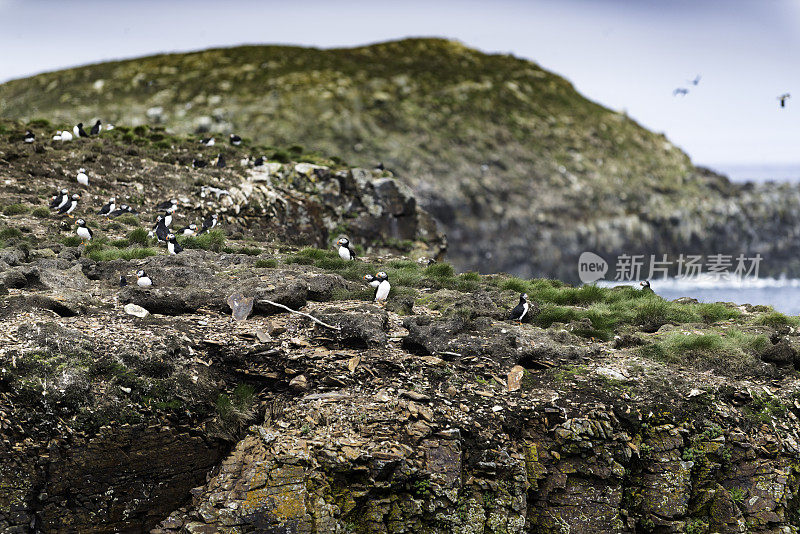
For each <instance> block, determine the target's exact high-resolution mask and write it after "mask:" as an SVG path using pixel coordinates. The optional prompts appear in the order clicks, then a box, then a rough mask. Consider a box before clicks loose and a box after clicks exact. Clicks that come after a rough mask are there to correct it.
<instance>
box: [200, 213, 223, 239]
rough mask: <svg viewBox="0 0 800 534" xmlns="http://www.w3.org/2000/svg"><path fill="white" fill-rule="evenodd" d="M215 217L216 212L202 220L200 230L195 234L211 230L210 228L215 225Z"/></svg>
mask: <svg viewBox="0 0 800 534" xmlns="http://www.w3.org/2000/svg"><path fill="white" fill-rule="evenodd" d="M217 218H218V217H217V214H216V213H212V214H211V217H209V218H208V219H206V220H205V221H203V227H202V228H201V229H200V232H198V234H197V235H201V234H204V233H206V232H208V231H209V230H211V229H212V228H214V227H215V226H216V225H217Z"/></svg>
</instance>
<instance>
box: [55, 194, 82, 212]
mask: <svg viewBox="0 0 800 534" xmlns="http://www.w3.org/2000/svg"><path fill="white" fill-rule="evenodd" d="M80 198H81V196H80V195H77V194H76V195H72V197H71V198H70V199H69V202H65V203H64V205H63V206H61V209H59V210H58V214H59V215H66V216H67V217H72V215H70V213H72V212H73V211H74V210H75V208H76V207H77V206H78V200H80Z"/></svg>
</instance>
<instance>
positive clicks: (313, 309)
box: [0, 123, 800, 534]
mask: <svg viewBox="0 0 800 534" xmlns="http://www.w3.org/2000/svg"><path fill="white" fill-rule="evenodd" d="M4 127H5V128H6V129H7V132H8V133H7V135H6V136H5V137H4V138H2V139H0V187H2V199H3V202H4V204H3V205H2V206H0V213H2V215H0V221H1V222H0V240H2V248H0V293H2V295H0V324H1V325H2V328H0V339H2V344H0V438H1V439H0V529H2V530H3V531H5V532H109V533H110V532H147V531H151V532H155V533H161V534H164V533H168V532H187V533H188V532H192V533H200V532H203V533H205V532H208V533H210V532H229V533H234V532H238V533H244V532H276V533H278V532H284V533H290V532H293V533H301V532H308V533H311V532H314V533H322V532H330V533H342V532H431V533H434V532H435V533H439V532H442V533H444V532H447V533H473V532H484V533H497V534H500V533H510V532H520V533H521V532H552V533H556V532H559V533H563V532H573V533H574V532H609V533H612V532H613V533H622V532H658V533H668V532H675V533H678V532H691V533H710V532H758V533H790V532H798V528H800V515H799V514H798V510H799V509H800V501H799V500H798V497H797V495H798V490H799V489H800V488H799V487H798V486H800V482H799V480H800V479H798V473H799V471H800V466H799V465H798V461H797V458H798V454H800V450H798V449H799V447H800V445H798V440H800V435H798V430H800V424H799V423H798V420H797V416H798V414H800V391H799V390H798V381H797V369H798V368H800V352H798V351H799V350H800V333H799V332H800V331H798V327H800V321H798V319H797V318H794V317H787V316H784V315H781V314H779V313H775V312H774V311H772V310H771V309H769V308H763V307H752V306H747V305H742V306H737V305H734V304H722V303H721V304H700V303H696V302H693V301H691V300H690V299H685V300H682V301H678V302H667V301H664V300H662V299H661V298H659V297H658V296H656V295H654V294H653V293H651V292H647V291H637V290H635V289H632V288H629V287H621V288H614V289H603V288H598V287H593V286H584V287H580V288H576V287H570V286H568V285H565V284H563V283H560V282H556V281H552V280H542V279H533V280H523V279H519V278H513V277H509V276H506V275H487V276H482V275H478V274H476V273H464V274H456V273H455V272H454V270H453V268H452V267H451V266H450V265H449V264H446V263H442V262H438V263H430V262H429V261H428V260H423V261H416V260H414V259H412V258H411V257H409V256H408V254H418V255H421V254H423V253H424V254H426V255H429V256H430V255H434V254H435V253H436V252H437V251H439V250H440V249H441V246H442V238H441V236H440V235H439V234H436V233H435V232H433V230H428V229H427V228H428V223H427V222H426V221H428V220H429V219H428V218H427V215H426V214H425V212H423V211H421V210H418V209H416V207H415V206H414V204H413V198H412V197H407V196H405V195H404V193H403V190H402V188H401V187H397V186H394V185H392V182H391V181H387V180H386V178H382V177H379V176H375V175H371V174H370V173H369V172H365V171H358V170H356V169H348V168H345V167H342V166H337V165H336V164H333V162H325V161H323V160H320V159H314V158H311V157H308V158H306V159H314V161H313V162H311V161H306V162H305V165H304V164H303V162H300V163H298V162H292V163H286V164H283V165H281V166H280V167H269V168H268V169H254V168H253V167H252V166H250V165H240V164H239V160H240V159H244V158H245V157H246V156H247V155H248V154H247V150H246V149H245V148H242V149H237V150H241V153H237V157H236V158H235V159H231V158H229V160H230V161H236V162H237V163H235V164H232V165H229V166H228V167H226V168H225V169H208V168H205V169H193V168H191V166H189V165H187V164H186V163H185V161H186V160H187V159H188V160H191V159H196V158H198V157H204V155H206V154H205V152H206V149H198V147H197V145H196V144H194V143H190V141H188V140H186V139H183V138H177V137H176V138H169V139H163V138H162V139H159V140H157V141H153V140H152V139H150V136H153V135H165V134H163V133H159V132H154V131H151V130H148V129H139V130H138V131H119V132H117V133H110V134H104V135H103V136H101V137H100V138H99V139H92V140H85V141H74V142H72V144H70V143H60V144H56V143H51V142H49V141H48V142H45V143H36V144H34V145H32V146H26V145H24V144H22V143H21V141H20V140H19V134H20V133H21V132H23V131H24V129H25V126H24V125H21V124H11V123H5V125H4ZM127 136H130V137H127ZM162 141H165V142H168V143H169V144H168V146H166V147H165V146H163V145H162V146H155V144H157V143H160V142H162ZM206 156H207V155H206ZM301 159H302V158H301ZM326 163H327V164H326ZM78 166H83V167H85V168H86V169H87V170H88V171H89V172H88V174H89V177H90V186H89V188H88V190H84V191H83V193H82V198H81V204H80V206H79V209H78V210H77V211H76V215H78V216H82V217H85V218H86V219H87V220H88V221H89V224H90V227H92V228H93V230H94V233H95V237H94V239H93V240H92V242H91V243H89V244H86V245H84V244H81V243H80V242H79V241H80V240H79V239H76V237H75V235H74V222H73V221H72V220H67V219H61V218H59V217H56V216H54V215H52V214H51V213H50V211H49V210H48V209H47V208H46V204H47V202H48V200H49V195H50V194H51V192H52V191H53V190H55V189H57V188H60V187H69V188H70V189H77V186H76V185H75V181H74V180H75V179H74V169H75V168H77V167H78ZM208 186H212V187H215V188H217V189H220V190H221V189H227V190H228V192H229V194H222V195H221V196H220V198H219V199H217V198H216V195H215V194H214V193H209V192H210V191H212V190H210V189H208ZM395 188H396V189H395ZM386 191H390V192H391V194H389V193H386ZM109 194H115V195H116V196H117V198H118V201H125V202H128V203H130V204H131V205H133V206H135V207H136V209H137V211H138V212H140V213H139V214H138V215H133V214H129V215H127V216H124V217H121V218H117V219H105V218H103V217H100V216H96V215H94V212H95V211H96V210H97V209H98V208H99V206H100V205H101V204H102V203H104V202H105V200H106V198H105V197H106V196H107V195H109ZM173 196H176V197H178V198H179V199H180V202H181V206H180V208H179V211H178V215H177V216H176V217H177V222H176V224H175V226H178V225H181V226H182V223H186V222H190V221H193V220H198V219H200V217H201V216H202V215H207V214H208V213H209V212H211V211H218V212H220V213H221V214H222V215H221V217H220V219H221V222H220V227H219V228H217V229H215V230H213V231H212V232H210V233H208V234H206V235H204V236H200V237H181V241H182V243H183V245H184V247H185V248H186V250H185V251H184V252H183V253H181V254H179V255H177V256H169V255H166V254H165V251H164V248H163V246H161V245H157V244H156V243H155V242H154V240H153V239H150V238H148V237H147V231H146V228H147V227H149V226H150V221H151V220H152V218H153V217H154V216H155V214H156V213H155V211H154V210H153V209H152V206H153V204H154V203H155V200H156V199H157V200H162V199H165V198H170V197H173ZM162 197H163V198H162ZM341 206H348V209H347V210H346V213H350V214H352V215H355V217H354V218H348V217H347V216H345V215H344V214H343V213H340V212H339V211H337V210H339V209H341ZM400 206H402V207H403V208H402V210H401V209H400ZM412 208H413V209H412ZM398 213H405V214H406V216H407V220H409V221H412V220H413V221H416V222H415V223H413V224H411V223H409V224H411V226H408V227H406V226H405V223H403V222H402V221H403V220H405V219H402V218H401V217H400V216H399V215H398ZM393 217H394V218H395V219H401V221H398V222H397V224H395V223H392V222H390V221H392V220H394V219H393ZM358 221H361V222H362V223H363V225H362V224H361V223H359V224H353V223H354V222H358ZM342 224H347V225H348V226H347V229H348V231H349V232H350V235H351V236H352V237H353V238H354V241H355V242H356V243H358V244H360V245H361V246H362V247H364V249H366V250H365V253H364V254H363V257H362V258H361V259H359V260H357V261H352V262H348V261H344V260H341V259H340V258H339V257H338V255H337V253H336V252H335V251H334V250H332V248H331V246H330V240H331V239H333V238H335V237H336V235H338V234H337V232H338V230H337V227H338V225H342ZM360 228H364V230H363V232H364V233H359V232H361V231H360V230H359V229H360ZM393 228H406V230H404V231H405V232H408V233H407V234H405V235H406V237H407V240H408V242H407V243H406V242H403V241H400V242H398V241H397V239H398V238H397V237H396V236H395V234H394V233H392V232H394V230H392V231H391V232H389V233H388V234H387V232H388V230H386V229H393ZM368 231H369V232H373V233H371V234H370V233H366V232H368ZM371 239H372V240H373V241H370V240H371ZM304 245H305V246H304ZM139 269H144V270H146V271H147V274H148V275H149V276H150V277H151V279H152V280H153V287H151V288H147V289H143V288H139V287H138V286H137V285H135V284H134V282H133V281H134V280H135V277H133V273H134V272H135V271H137V270H139ZM378 270H384V271H386V272H387V273H388V275H389V279H390V280H391V282H392V285H393V288H392V294H391V296H390V299H389V302H388V304H387V305H386V306H385V307H383V306H378V305H376V304H374V303H372V302H371V295H372V291H371V290H370V289H369V288H368V287H366V286H365V285H364V284H363V282H362V276H363V275H364V274H367V273H374V272H376V271H378ZM120 276H126V277H128V278H129V279H130V280H131V282H130V284H129V285H127V286H125V287H120V286H119V279H120ZM523 291H524V292H527V293H528V294H529V295H530V297H531V300H532V301H534V302H535V305H534V306H533V308H532V311H531V314H530V315H529V316H528V317H526V318H525V322H524V323H523V324H517V323H515V322H510V321H505V320H504V319H505V317H506V314H507V312H508V309H510V307H512V306H513V305H514V304H515V303H516V301H517V300H518V295H519V293H520V292H523ZM234 295H238V296H237V297H236V299H231V298H230V297H232V296H234ZM247 298H252V299H253V300H252V313H251V314H250V315H249V317H247V318H246V319H245V320H241V321H239V320H234V319H233V318H232V316H231V311H232V309H231V307H232V306H233V307H237V309H238V305H237V304H236V303H235V302H234V300H238V301H242V300H243V299H247ZM276 304H278V305H280V306H276ZM281 306H286V307H288V308H289V309H291V310H299V311H302V312H303V313H306V314H309V315H310V316H311V317H313V318H314V319H316V321H319V322H315V321H314V320H312V319H311V318H310V317H308V316H304V315H298V314H295V313H290V312H288V311H287V310H286V308H283V307H281ZM322 323H324V324H322Z"/></svg>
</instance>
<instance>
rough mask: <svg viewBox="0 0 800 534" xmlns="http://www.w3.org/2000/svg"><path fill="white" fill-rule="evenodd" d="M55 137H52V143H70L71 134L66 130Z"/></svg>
mask: <svg viewBox="0 0 800 534" xmlns="http://www.w3.org/2000/svg"><path fill="white" fill-rule="evenodd" d="M56 137H58V139H56ZM56 137H53V141H72V134H71V133H69V132H68V131H66V130H64V131H63V132H58V133H57V134H56Z"/></svg>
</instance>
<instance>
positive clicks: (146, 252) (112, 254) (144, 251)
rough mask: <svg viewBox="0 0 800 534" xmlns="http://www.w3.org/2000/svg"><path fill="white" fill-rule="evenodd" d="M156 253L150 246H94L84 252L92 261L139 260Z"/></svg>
mask: <svg viewBox="0 0 800 534" xmlns="http://www.w3.org/2000/svg"><path fill="white" fill-rule="evenodd" d="M87 248H88V246H87ZM156 255H158V251H157V250H155V249H152V248H145V247H133V248H123V249H118V248H95V249H93V250H90V251H89V252H86V256H87V257H88V258H90V259H92V260H94V261H112V260H141V259H143V258H147V257H150V256H156Z"/></svg>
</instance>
